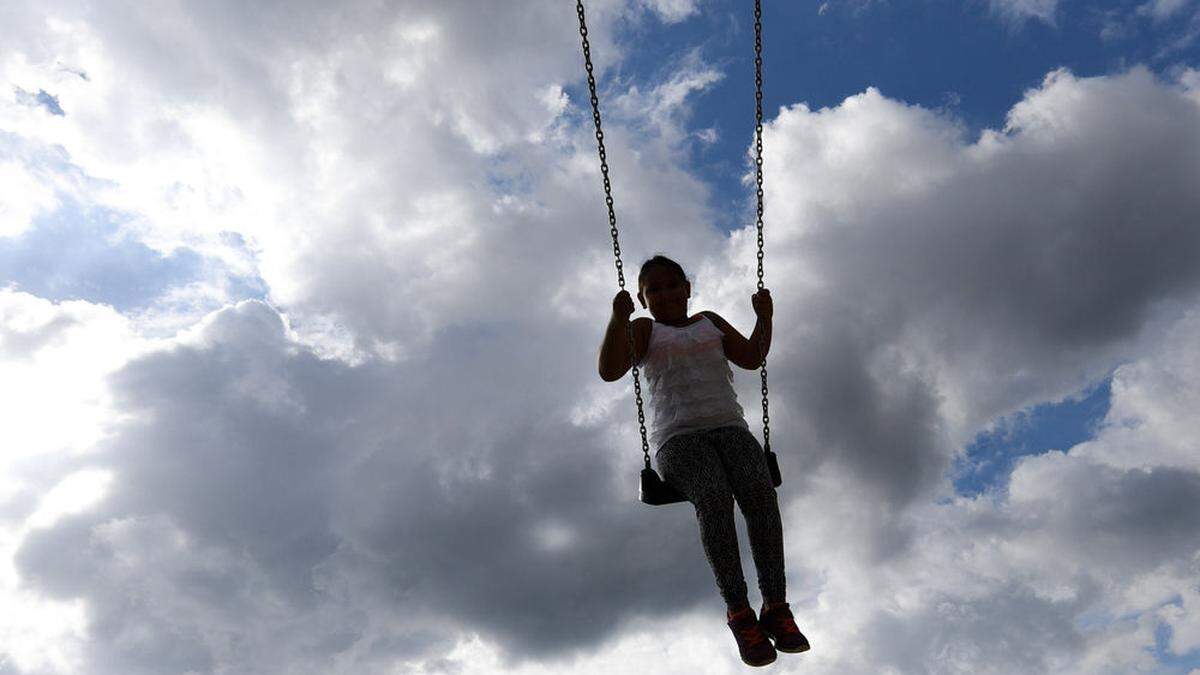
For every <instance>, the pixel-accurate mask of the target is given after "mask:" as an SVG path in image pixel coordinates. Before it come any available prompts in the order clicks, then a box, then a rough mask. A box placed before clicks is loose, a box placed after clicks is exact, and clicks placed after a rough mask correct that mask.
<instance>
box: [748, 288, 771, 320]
mask: <svg viewBox="0 0 1200 675" xmlns="http://www.w3.org/2000/svg"><path fill="white" fill-rule="evenodd" d="M750 304H751V305H753V306H754V314H755V316H757V317H758V318H760V319H770V318H771V316H772V315H774V314H775V307H774V305H773V304H772V303H771V291H768V290H767V289H765V288H764V289H762V290H761V291H759V292H757V293H755V294H754V295H752V296H750Z"/></svg>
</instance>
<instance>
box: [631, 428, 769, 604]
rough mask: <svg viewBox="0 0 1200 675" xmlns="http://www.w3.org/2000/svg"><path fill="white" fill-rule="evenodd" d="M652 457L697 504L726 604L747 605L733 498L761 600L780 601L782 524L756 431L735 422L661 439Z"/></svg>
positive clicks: (703, 539)
mask: <svg viewBox="0 0 1200 675" xmlns="http://www.w3.org/2000/svg"><path fill="white" fill-rule="evenodd" d="M655 457H656V458H657V460H658V469H659V472H660V473H661V474H662V479H663V480H664V481H666V482H667V483H669V484H670V485H671V486H672V487H674V488H675V489H676V490H679V492H681V493H682V494H683V495H685V496H686V497H687V498H688V501H689V502H691V503H692V504H693V505H694V506H695V507H696V518H697V519H698V520H699V521H700V541H701V543H702V544H703V545H704V554H705V556H707V557H708V564H709V565H711V566H712V569H713V573H714V574H715V575H716V577H717V587H718V588H719V589H720V591H721V597H722V598H724V600H725V604H726V605H727V606H728V608H729V609H730V610H733V609H739V608H741V607H745V606H746V605H747V604H748V603H747V599H746V580H745V578H743V576H742V559H741V554H740V553H739V552H738V540H737V532H736V531H735V530H734V524H733V501H734V499H735V498H736V499H737V503H738V506H739V507H741V510H742V517H743V518H745V520H746V529H747V532H748V533H749V535H750V550H751V553H752V554H753V556H754V567H755V569H756V570H757V571H758V588H759V590H760V591H762V597H763V600H765V601H766V602H783V601H784V599H785V598H784V574H783V524H782V522H781V520H780V517H779V504H778V502H777V501H776V497H775V488H774V487H773V486H772V485H771V474H770V472H769V471H768V469H767V462H766V459H765V457H764V455H763V449H762V445H760V444H759V442H758V439H757V438H755V437H754V434H752V433H751V432H750V431H749V430H748V429H744V428H742V427H738V426H728V427H721V428H719V429H712V430H709V431H698V432H692V433H687V434H681V435H678V436H673V437H672V438H671V439H670V440H668V441H667V442H666V443H664V444H663V446H662V447H661V448H659V450H658V452H657V453H656V454H655Z"/></svg>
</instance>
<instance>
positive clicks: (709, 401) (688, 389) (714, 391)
mask: <svg viewBox="0 0 1200 675" xmlns="http://www.w3.org/2000/svg"><path fill="white" fill-rule="evenodd" d="M702 316H703V315H702ZM723 337H724V333H722V332H721V329H720V328H717V326H716V324H714V323H713V322H712V320H711V319H709V318H708V317H707V316H703V318H701V319H700V320H699V321H696V322H694V323H692V324H690V325H687V326H679V327H676V326H668V325H666V324H664V323H659V322H657V321H655V322H653V324H651V328H650V343H649V345H648V346H647V348H646V354H645V356H644V357H643V358H642V362H641V366H640V367H641V368H642V370H643V371H644V373H645V375H646V383H647V385H648V386H649V389H650V403H651V406H652V408H653V410H654V420H653V422H652V423H651V432H650V444H651V445H652V446H653V447H654V448H656V451H657V449H659V448H661V447H662V445H663V444H664V443H666V442H667V441H668V440H670V439H671V437H672V436H677V435H679V434H684V433H689V432H693V431H707V430H709V429H716V428H718V427H727V426H741V427H744V428H746V429H749V428H750V425H749V424H747V423H746V419H745V417H744V416H743V411H742V406H741V405H739V404H738V402H737V393H736V392H734V390H733V370H732V369H731V368H730V367H729V361H728V360H727V359H726V358H725V351H724V349H723V348H722V346H721V339H722V338H723Z"/></svg>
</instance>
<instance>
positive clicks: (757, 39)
mask: <svg viewBox="0 0 1200 675" xmlns="http://www.w3.org/2000/svg"><path fill="white" fill-rule="evenodd" d="M762 151H763V143H762V0H754V170H755V176H754V182H755V183H756V184H757V186H758V187H757V194H758V220H757V223H756V225H757V227H758V290H760V291H761V290H762V289H763V158H762ZM758 356H759V358H760V359H762V361H761V363H762V370H761V371H760V374H761V375H762V409H763V452H771V416H770V414H769V412H768V410H767V333H766V331H760V332H759V334H758Z"/></svg>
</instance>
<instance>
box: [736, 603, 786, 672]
mask: <svg viewBox="0 0 1200 675" xmlns="http://www.w3.org/2000/svg"><path fill="white" fill-rule="evenodd" d="M728 623H729V630H731V631H733V637H734V639H735V640H737V644H738V652H739V653H740V654H741V655H742V663H745V664H746V665H748V666H765V665H767V664H768V663H773V662H774V661H775V648H774V647H772V646H771V641H770V640H768V639H767V636H766V634H764V633H763V632H762V630H761V629H760V628H759V627H758V618H757V617H755V616H754V610H753V609H751V608H749V607H747V608H746V609H743V610H742V611H740V612H737V613H736V614H734V615H733V616H732V617H730V618H729V622H728Z"/></svg>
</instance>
